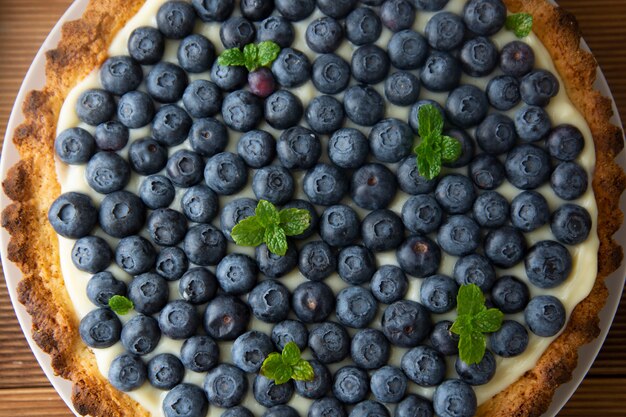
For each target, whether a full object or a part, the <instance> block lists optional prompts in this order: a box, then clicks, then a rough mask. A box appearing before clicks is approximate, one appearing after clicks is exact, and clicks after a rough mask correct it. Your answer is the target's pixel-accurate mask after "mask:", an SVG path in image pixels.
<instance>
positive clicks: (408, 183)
mask: <svg viewBox="0 0 626 417" xmlns="http://www.w3.org/2000/svg"><path fill="white" fill-rule="evenodd" d="M396 177H397V179H398V185H399V186H400V189H401V190H402V191H404V192H405V193H407V194H414V195H415V194H423V193H429V192H432V191H433V190H434V189H435V185H436V184H437V179H435V178H433V179H432V180H429V179H426V178H424V177H422V176H421V175H420V174H419V170H418V168H417V163H416V162H415V157H414V156H412V155H409V156H407V157H406V158H404V160H403V161H401V162H400V165H398V168H397V171H396Z"/></svg>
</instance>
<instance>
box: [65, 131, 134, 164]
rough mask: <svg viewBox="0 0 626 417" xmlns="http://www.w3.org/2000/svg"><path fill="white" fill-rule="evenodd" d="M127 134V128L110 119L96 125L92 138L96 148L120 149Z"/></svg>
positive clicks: (106, 149)
mask: <svg viewBox="0 0 626 417" xmlns="http://www.w3.org/2000/svg"><path fill="white" fill-rule="evenodd" d="M75 129H79V128H75ZM72 130H73V129H69V131H72ZM81 134H82V132H81ZM129 136H130V134H129V132H128V128H127V127H126V126H124V125H123V124H121V123H120V122H117V121H110V122H104V123H102V124H99V125H98V127H96V132H95V133H94V139H95V140H96V145H98V148H100V149H101V150H103V151H119V150H121V149H122V148H124V146H126V144H127V143H128V139H129ZM87 140H88V139H87ZM55 146H56V143H55ZM88 146H90V145H88ZM72 148H73V147H72ZM92 153H93V152H92ZM57 154H58V155H59V156H60V153H59V151H58V150H57ZM90 156H91V154H90ZM63 162H66V163H70V162H67V161H63Z"/></svg>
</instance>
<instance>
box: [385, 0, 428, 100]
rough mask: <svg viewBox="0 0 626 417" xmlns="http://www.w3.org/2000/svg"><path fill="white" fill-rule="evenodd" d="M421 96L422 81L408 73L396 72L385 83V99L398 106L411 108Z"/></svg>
mask: <svg viewBox="0 0 626 417" xmlns="http://www.w3.org/2000/svg"><path fill="white" fill-rule="evenodd" d="M400 1H405V0H400ZM419 94H420V81H419V79H418V78H417V77H416V76H415V75H413V74H412V73H410V72H408V71H397V72H394V73H393V74H391V75H390V76H389V77H387V80H386V81H385V97H387V100H389V101H390V102H392V103H393V104H395V105H397V106H410V105H411V104H413V103H415V102H416V101H417V99H418V97H419Z"/></svg>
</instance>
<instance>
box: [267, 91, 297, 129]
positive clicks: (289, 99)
mask: <svg viewBox="0 0 626 417" xmlns="http://www.w3.org/2000/svg"><path fill="white" fill-rule="evenodd" d="M303 114H304V109H303V107H302V102H301V101H300V99H299V98H298V97H296V96H295V95H294V94H293V93H292V92H290V91H288V90H278V91H276V92H275V93H274V94H272V95H271V96H269V97H268V98H267V99H266V100H265V120H266V121H267V122H268V123H269V124H270V126H272V127H274V128H275V129H281V130H283V129H288V128H290V127H293V126H296V125H297V124H298V123H299V122H300V119H302V115H303Z"/></svg>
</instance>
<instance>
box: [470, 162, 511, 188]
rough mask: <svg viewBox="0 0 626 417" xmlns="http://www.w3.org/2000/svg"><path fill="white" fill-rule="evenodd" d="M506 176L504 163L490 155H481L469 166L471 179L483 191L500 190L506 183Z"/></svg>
mask: <svg viewBox="0 0 626 417" xmlns="http://www.w3.org/2000/svg"><path fill="white" fill-rule="evenodd" d="M505 176H506V173H505V171H504V165H503V164H502V162H500V160H499V159H498V158H496V157H495V156H493V155H490V154H486V153H483V154H479V155H478V156H476V157H475V158H474V159H473V160H472V162H471V163H470V165H469V177H470V178H471V179H472V181H474V184H476V186H477V187H478V188H481V189H483V190H494V189H496V188H498V187H499V186H500V185H501V184H502V183H503V182H504V179H505Z"/></svg>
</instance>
